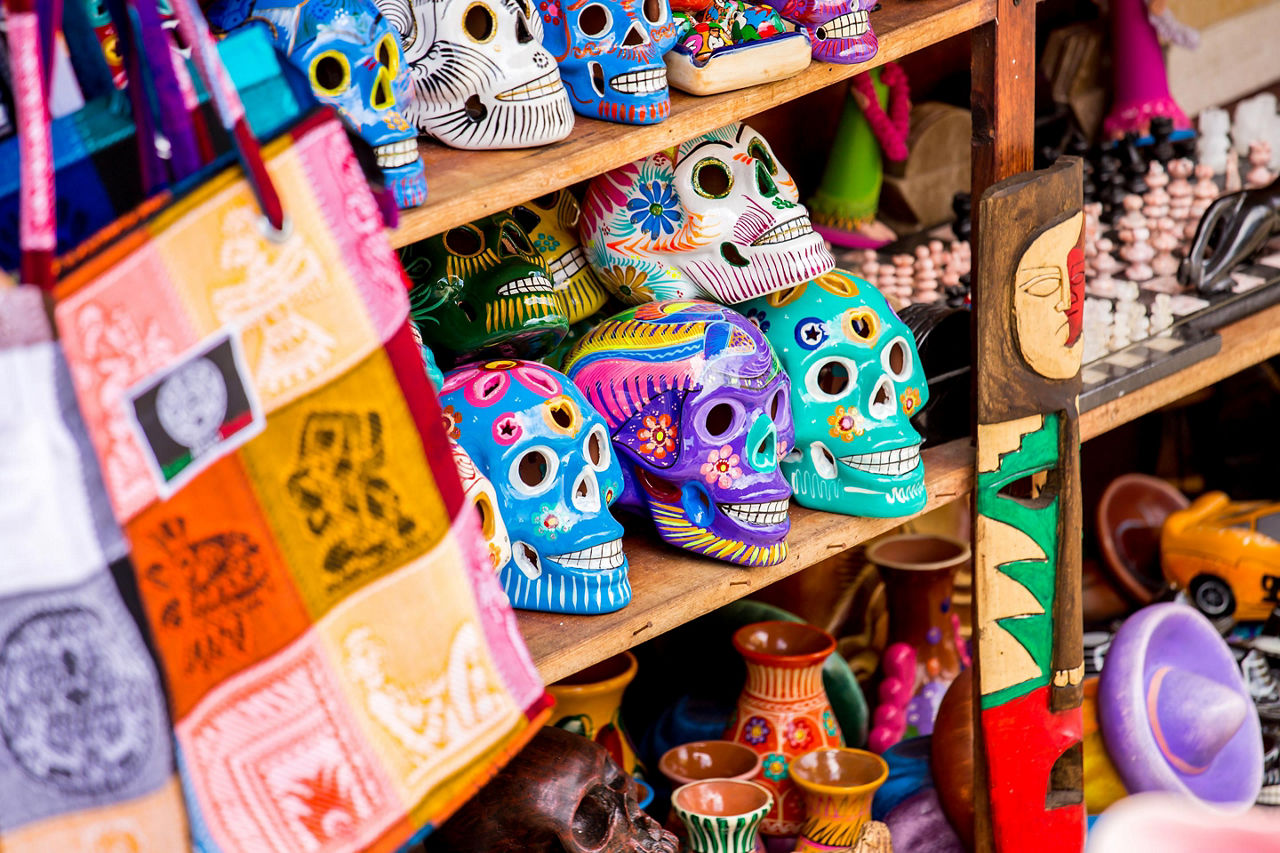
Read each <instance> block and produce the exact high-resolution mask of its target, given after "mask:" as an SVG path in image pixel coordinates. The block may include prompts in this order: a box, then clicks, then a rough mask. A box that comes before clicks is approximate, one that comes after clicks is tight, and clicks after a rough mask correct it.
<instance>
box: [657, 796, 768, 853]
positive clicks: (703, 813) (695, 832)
mask: <svg viewBox="0 0 1280 853" xmlns="http://www.w3.org/2000/svg"><path fill="white" fill-rule="evenodd" d="M772 802H773V795H772V794H771V793H770V792H769V791H768V789H766V788H765V787H764V786H762V785H759V784H757V783H755V782H745V781H742V780H738V779H711V780H707V781H701V782H692V783H690V784H688V785H684V786H682V787H680V788H677V789H676V791H675V793H673V794H672V795H671V807H672V808H673V809H675V812H676V814H677V815H679V816H680V820H682V821H683V822H684V825H685V828H686V829H687V830H688V832H689V838H688V849H689V850H691V851H692V853H755V850H756V833H757V830H758V828H759V826H760V821H761V819H762V818H763V817H764V815H765V813H766V812H768V811H769V806H770V804H771V803H772Z"/></svg>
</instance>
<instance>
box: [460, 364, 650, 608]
mask: <svg viewBox="0 0 1280 853" xmlns="http://www.w3.org/2000/svg"><path fill="white" fill-rule="evenodd" d="M440 403H441V405H442V407H443V409H444V415H445V417H446V418H447V419H449V420H450V421H451V422H452V424H453V429H454V430H456V432H457V433H458V436H457V441H458V443H459V444H460V445H462V447H463V448H464V449H465V450H466V451H467V453H468V454H469V455H470V456H471V459H472V460H473V461H474V462H475V464H476V467H477V468H478V469H479V470H480V472H481V473H482V474H484V475H485V476H487V477H488V478H489V480H490V481H491V482H492V483H493V487H494V490H495V492H496V494H497V501H498V512H499V513H500V514H501V515H502V518H503V519H504V520H505V521H506V523H507V530H508V532H509V533H510V536H511V547H512V558H511V560H510V561H508V562H507V564H506V566H504V567H503V569H502V572H501V578H502V583H503V587H504V588H505V589H506V591H507V595H508V597H510V599H511V603H512V605H514V606H515V607H519V608H523V609H526V610H546V611H551V612H554V613H608V612H611V611H614V610H617V609H619V608H621V607H624V606H625V605H626V604H627V602H629V601H630V600H631V584H630V582H629V581H628V580H627V558H626V556H625V555H624V554H623V553H622V525H621V524H619V523H618V522H617V521H616V520H614V518H613V516H612V515H611V514H610V513H609V505H610V504H611V503H613V502H614V500H616V499H617V497H618V494H619V493H620V492H621V489H622V472H621V468H620V467H619V464H618V460H617V457H616V456H615V454H614V452H613V448H612V447H611V445H610V443H609V432H608V429H607V428H606V426H605V424H604V421H603V420H602V419H601V418H600V416H599V415H598V414H597V413H596V411H595V410H594V409H593V408H592V407H591V405H590V404H589V403H587V401H586V400H584V399H583V397H582V394H581V393H579V391H578V389H577V388H575V387H574V385H573V383H572V382H570V381H569V380H568V378H567V377H565V376H564V375H563V374H561V373H557V372H556V371H554V370H552V369H551V368H549V367H544V366H543V365H541V364H537V363H536V362H529V361H513V360H496V361H489V362H480V363H476V364H472V365H468V366H465V367H460V368H458V369H456V370H453V371H450V372H449V373H448V374H447V375H446V376H445V381H444V389H443V391H442V393H441V395H440Z"/></svg>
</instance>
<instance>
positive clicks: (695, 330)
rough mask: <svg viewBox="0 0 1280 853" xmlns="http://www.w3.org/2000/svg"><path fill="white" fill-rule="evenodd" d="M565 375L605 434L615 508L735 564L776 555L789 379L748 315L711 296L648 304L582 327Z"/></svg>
mask: <svg viewBox="0 0 1280 853" xmlns="http://www.w3.org/2000/svg"><path fill="white" fill-rule="evenodd" d="M565 372H566V373H567V374H568V375H569V376H570V378H572V379H573V381H574V382H575V383H576V384H577V386H578V388H580V389H581V390H582V392H583V393H584V394H586V395H587V399H588V400H590V401H591V403H592V404H593V405H595V407H596V408H597V409H598V410H599V411H600V413H601V414H603V415H604V417H605V420H606V421H607V422H608V424H609V428H610V429H611V430H612V437H613V443H614V446H615V447H616V448H617V449H618V453H619V455H621V456H622V457H623V466H622V471H623V477H624V488H623V492H622V497H621V500H620V504H621V505H622V506H627V507H630V508H632V509H635V510H639V511H647V512H648V513H649V514H651V515H652V516H653V520H654V523H655V524H656V525H657V528H658V532H659V533H660V534H661V535H662V538H663V539H665V540H667V541H668V542H670V543H671V544H672V545H676V546H679V547H681V548H688V549H689V550H691V551H696V552H698V553H700V554H706V555H708V556H711V557H717V558H719V559H721V560H727V561H729V562H731V563H738V564H740V565H744V566H769V565H774V564H775V563H779V562H781V561H782V560H783V559H785V558H786V556H787V544H786V541H785V539H786V536H787V532H788V531H789V530H790V529H791V522H790V519H789V517H788V515H787V502H788V499H789V498H790V497H791V489H790V488H788V486H787V482H786V480H785V479H784V478H783V476H782V472H781V471H779V469H778V459H779V458H780V457H781V456H783V455H785V454H786V451H787V448H789V447H790V446H791V443H792V439H793V436H794V429H793V427H792V423H791V410H790V406H789V405H788V399H789V396H788V395H789V394H790V383H789V382H788V380H787V375H786V374H785V373H783V372H782V368H781V365H780V364H779V362H778V359H777V358H776V357H775V356H774V354H773V352H772V351H771V350H770V349H769V344H768V342H767V341H766V340H765V337H764V335H763V334H761V332H760V330H759V329H757V328H756V327H755V326H754V325H753V324H752V323H751V321H750V320H748V319H747V318H745V317H743V316H742V315H741V314H739V313H737V312H736V311H733V310H731V309H729V308H725V307H723V306H720V305H714V304H712V303H710V302H702V301H697V300H670V301H664V302H651V303H647V304H645V305H640V306H637V307H635V308H631V309H629V310H627V311H624V312H622V313H621V314H618V315H616V316H614V317H612V318H610V319H608V320H606V321H604V322H603V323H601V324H600V325H599V326H597V327H596V328H595V329H594V330H593V331H591V332H589V333H588V334H587V335H586V336H585V337H584V338H583V339H582V341H581V342H580V343H579V344H578V346H577V347H576V348H575V349H574V351H573V352H572V353H570V355H569V358H568V360H567V361H566V363H565Z"/></svg>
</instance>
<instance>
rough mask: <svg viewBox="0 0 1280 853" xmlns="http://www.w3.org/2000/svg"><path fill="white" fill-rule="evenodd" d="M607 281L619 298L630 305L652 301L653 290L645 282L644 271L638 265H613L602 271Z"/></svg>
mask: <svg viewBox="0 0 1280 853" xmlns="http://www.w3.org/2000/svg"><path fill="white" fill-rule="evenodd" d="M601 275H602V276H603V277H604V279H605V283H606V284H608V285H610V286H611V287H612V288H613V290H614V292H615V293H617V294H618V298H619V299H621V300H622V301H623V302H626V303H627V304H629V305H636V304H639V303H641V302H652V301H653V299H654V296H653V291H652V290H651V289H649V286H648V285H647V284H645V283H644V282H645V275H644V273H643V272H642V271H641V270H639V269H638V268H636V267H621V266H616V265H615V266H611V267H609V268H608V269H606V270H603V271H601Z"/></svg>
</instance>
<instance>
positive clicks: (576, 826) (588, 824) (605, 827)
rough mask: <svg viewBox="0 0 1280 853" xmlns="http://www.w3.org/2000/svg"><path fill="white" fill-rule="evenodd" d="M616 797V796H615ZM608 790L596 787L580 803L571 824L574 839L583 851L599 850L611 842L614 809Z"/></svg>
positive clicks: (600, 786)
mask: <svg viewBox="0 0 1280 853" xmlns="http://www.w3.org/2000/svg"><path fill="white" fill-rule="evenodd" d="M614 796H616V794H615V795H614ZM610 799H612V797H610V795H609V792H608V789H607V788H605V787H604V786H602V785H596V786H595V787H593V788H592V789H591V790H590V791H588V792H587V795H586V796H585V797H583V798H582V802H580V803H578V808H577V809H576V810H575V811H574V813H573V820H572V822H571V823H570V824H569V827H570V829H571V830H572V832H573V839H574V841H576V842H577V843H578V844H579V845H580V846H581V847H582V849H583V850H597V849H599V848H600V847H601V846H602V845H603V844H604V843H605V842H606V841H608V840H609V827H610V822H611V820H612V818H613V812H614V809H613V808H612V806H611V803H610V802H609V800H610Z"/></svg>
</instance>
